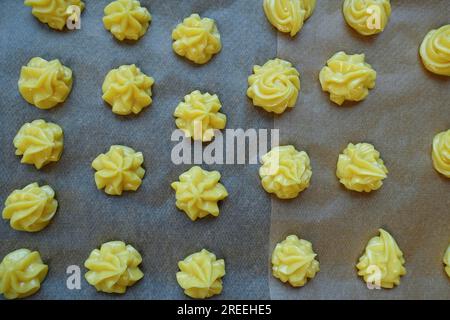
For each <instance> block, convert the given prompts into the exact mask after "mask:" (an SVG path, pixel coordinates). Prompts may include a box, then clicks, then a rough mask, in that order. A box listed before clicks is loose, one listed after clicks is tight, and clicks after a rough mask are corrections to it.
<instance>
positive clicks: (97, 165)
mask: <svg viewBox="0 0 450 320" xmlns="http://www.w3.org/2000/svg"><path fill="white" fill-rule="evenodd" d="M143 163H144V156H143V154H142V152H136V151H134V150H133V149H132V148H130V147H126V146H121V145H115V146H111V147H110V148H109V151H108V152H107V153H105V154H103V153H102V154H100V155H99V156H98V157H97V158H95V159H94V161H93V162H92V168H94V169H95V170H96V171H97V172H96V173H95V184H96V185H97V188H98V189H103V188H104V189H105V193H107V194H109V195H114V196H120V195H121V194H122V192H123V191H136V190H137V189H138V188H139V186H140V185H141V183H142V178H143V177H144V174H145V169H144V168H142V164H143Z"/></svg>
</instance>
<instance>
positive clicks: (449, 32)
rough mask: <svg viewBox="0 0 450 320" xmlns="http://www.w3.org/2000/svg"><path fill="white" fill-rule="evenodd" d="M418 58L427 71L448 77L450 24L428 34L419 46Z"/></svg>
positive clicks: (449, 73) (449, 65) (449, 74)
mask: <svg viewBox="0 0 450 320" xmlns="http://www.w3.org/2000/svg"><path fill="white" fill-rule="evenodd" d="M420 57H421V58H422V62H423V64H424V66H425V68H427V69H428V70H429V71H431V72H433V73H435V74H438V75H442V76H450V24H447V25H444V26H442V27H440V28H439V29H437V30H431V31H430V32H428V34H427V35H426V36H425V39H423V42H422V44H421V46H420Z"/></svg>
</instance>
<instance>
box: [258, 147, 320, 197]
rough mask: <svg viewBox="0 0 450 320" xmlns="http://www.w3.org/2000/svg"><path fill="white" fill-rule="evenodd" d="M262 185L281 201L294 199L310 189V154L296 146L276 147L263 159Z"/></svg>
mask: <svg viewBox="0 0 450 320" xmlns="http://www.w3.org/2000/svg"><path fill="white" fill-rule="evenodd" d="M261 162H262V166H261V168H260V169H259V176H260V177H261V184H262V186H263V188H264V190H266V191H267V192H269V193H275V194H276V196H277V197H278V198H280V199H292V198H295V197H297V196H298V194H299V193H300V192H301V191H303V190H305V189H306V188H308V187H309V182H310V180H311V176H312V171H311V164H310V160H309V157H308V154H307V153H306V152H305V151H300V152H299V151H297V150H296V149H295V148H294V146H291V145H289V146H279V147H274V148H272V150H270V152H268V153H267V154H265V155H264V156H263V157H262V160H261Z"/></svg>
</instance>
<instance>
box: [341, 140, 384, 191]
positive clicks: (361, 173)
mask: <svg viewBox="0 0 450 320" xmlns="http://www.w3.org/2000/svg"><path fill="white" fill-rule="evenodd" d="M387 173H388V170H387V168H386V166H385V165H384V162H383V159H381V158H380V153H379V152H378V151H377V150H375V147H374V146H373V145H371V144H370V143H358V144H356V145H355V144H353V143H349V144H348V146H347V148H346V149H345V150H344V151H343V153H342V154H340V155H339V159H338V162H337V170H336V176H337V177H338V178H339V181H340V182H341V183H342V184H343V185H344V186H345V187H346V188H347V189H349V190H353V191H358V192H363V191H364V192H370V191H373V190H378V189H379V188H381V186H382V185H383V180H384V179H385V178H386V177H387Z"/></svg>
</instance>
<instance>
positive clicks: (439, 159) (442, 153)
mask: <svg viewBox="0 0 450 320" xmlns="http://www.w3.org/2000/svg"><path fill="white" fill-rule="evenodd" d="M431 156H432V159H433V166H434V168H435V169H436V171H437V172H439V173H440V174H442V175H443V176H444V177H447V178H450V130H447V131H444V132H441V133H438V134H437V135H436V136H435V137H434V139H433V151H432V153H431Z"/></svg>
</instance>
